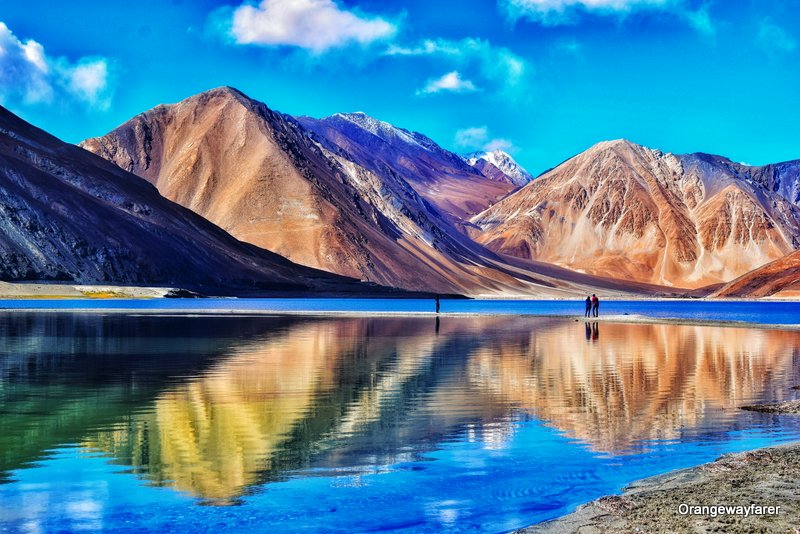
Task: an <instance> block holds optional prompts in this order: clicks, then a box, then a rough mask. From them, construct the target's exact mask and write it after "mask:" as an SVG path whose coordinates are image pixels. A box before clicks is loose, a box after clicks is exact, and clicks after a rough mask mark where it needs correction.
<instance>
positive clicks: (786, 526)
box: [515, 441, 800, 534]
mask: <svg viewBox="0 0 800 534" xmlns="http://www.w3.org/2000/svg"><path fill="white" fill-rule="evenodd" d="M798 492H800V441H795V442H791V443H786V444H783V445H776V446H771V447H765V448H759V449H753V450H750V451H745V452H740V453H731V454H726V455H723V456H721V457H720V458H718V459H717V460H715V461H713V462H709V463H705V464H701V465H698V466H695V467H689V468H685V469H679V470H676V471H671V472H668V473H664V474H661V475H656V476H653V477H649V478H644V479H641V480H638V481H635V482H633V483H631V484H629V485H628V486H627V487H626V488H624V489H623V491H622V492H621V493H620V494H618V495H609V496H605V497H601V498H599V499H596V500H594V501H591V502H589V503H586V504H583V505H581V506H579V507H578V508H577V509H576V510H575V511H574V512H572V513H570V514H567V515H564V516H561V517H559V518H556V519H553V520H550V521H545V522H543V523H538V524H536V525H531V526H529V527H525V528H522V529H519V530H517V531H515V532H516V533H524V534H539V533H550V534H562V533H563V534H566V533H571V532H587V533H588V532H593V533H594V532H604V533H616V532H619V533H622V532H664V533H671V532H715V531H721V532H796V530H794V529H795V528H796V525H797V524H798V521H800V499H798V498H797V494H798ZM681 505H688V506H701V507H716V506H733V507H737V506H741V507H748V506H750V505H756V506H762V507H764V508H763V509H762V512H763V510H765V509H766V507H780V509H779V510H778V511H777V514H776V513H766V512H764V513H756V512H755V511H754V509H750V512H749V513H748V514H747V515H745V514H744V513H741V512H742V510H741V509H737V510H736V511H735V512H734V513H721V512H714V511H711V510H709V509H708V508H706V509H704V510H698V512H699V513H697V514H696V515H689V514H682V513H681V512H680V511H679V510H681V509H683V510H686V508H681Z"/></svg>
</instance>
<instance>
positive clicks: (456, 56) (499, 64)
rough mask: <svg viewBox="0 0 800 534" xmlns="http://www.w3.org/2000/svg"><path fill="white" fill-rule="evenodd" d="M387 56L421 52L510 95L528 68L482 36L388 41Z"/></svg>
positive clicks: (522, 60) (521, 85)
mask: <svg viewBox="0 0 800 534" xmlns="http://www.w3.org/2000/svg"><path fill="white" fill-rule="evenodd" d="M386 54H387V55H389V56H405V57H412V56H424V57H431V58H435V59H438V60H440V61H443V62H445V63H447V64H449V65H451V66H455V67H457V68H458V72H459V73H463V72H465V71H466V72H468V73H469V74H470V77H471V78H474V77H480V78H481V79H482V80H484V81H485V82H487V83H486V84H483V83H482V84H481V85H490V86H493V87H494V88H495V89H498V90H500V91H501V92H503V93H505V96H513V94H514V93H516V92H518V91H519V90H520V89H522V88H523V87H524V86H525V74H526V73H527V72H528V71H529V70H530V69H529V67H528V65H527V63H526V62H525V60H524V59H522V58H521V57H519V56H518V55H516V54H514V53H513V52H512V51H511V50H509V49H507V48H504V47H497V46H492V44H491V43H490V42H489V41H486V40H484V39H473V38H467V39H461V40H458V41H451V40H447V39H427V40H425V41H422V42H421V43H419V44H417V45H416V46H410V47H409V46H398V45H391V46H390V47H389V48H388V49H387V51H386Z"/></svg>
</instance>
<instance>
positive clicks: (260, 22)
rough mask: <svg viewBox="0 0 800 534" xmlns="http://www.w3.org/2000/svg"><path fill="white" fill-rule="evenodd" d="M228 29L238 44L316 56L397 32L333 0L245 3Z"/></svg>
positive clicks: (380, 20)
mask: <svg viewBox="0 0 800 534" xmlns="http://www.w3.org/2000/svg"><path fill="white" fill-rule="evenodd" d="M228 25H229V27H228V31H229V32H230V35H231V36H232V37H233V39H234V42H235V43H237V44H243V45H260V46H292V47H299V48H303V49H306V50H309V51H311V52H313V53H317V54H319V53H323V52H326V51H328V50H330V49H332V48H341V47H344V46H347V45H351V44H360V45H368V44H370V43H373V42H375V41H381V40H385V39H389V38H391V37H392V36H393V35H394V34H395V33H396V32H397V26H396V25H395V24H394V23H392V22H390V21H389V20H386V19H385V18H382V17H379V16H374V15H365V14H360V13H357V12H355V11H353V10H347V9H344V8H342V7H340V6H339V5H338V4H336V3H335V2H333V0H262V2H261V3H260V4H258V5H251V4H249V3H244V4H242V5H240V6H239V7H237V8H236V9H235V10H234V11H233V13H232V15H231V17H230V19H229V21H228Z"/></svg>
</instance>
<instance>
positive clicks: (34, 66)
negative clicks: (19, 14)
mask: <svg viewBox="0 0 800 534" xmlns="http://www.w3.org/2000/svg"><path fill="white" fill-rule="evenodd" d="M112 92H113V87H112V86H111V80H110V66H109V60H108V59H106V58H103V57H82V58H80V59H78V60H77V61H74V62H73V61H70V60H69V59H67V58H64V57H51V56H48V55H47V53H46V52H45V49H44V46H43V45H42V44H41V43H39V42H37V41H34V40H33V39H27V40H25V41H22V40H21V39H19V38H18V37H17V36H16V35H14V33H13V32H12V31H11V29H10V28H9V27H8V26H7V25H6V24H5V23H3V22H0V98H2V99H3V100H4V101H6V100H8V101H10V102H11V103H14V102H20V103H22V104H28V105H30V104H49V103H52V102H53V101H54V100H55V99H56V98H58V97H62V96H64V97H68V98H70V99H73V100H77V101H80V102H82V103H84V104H86V105H88V106H90V107H92V108H96V109H101V110H105V109H108V107H109V106H110V104H111V96H112Z"/></svg>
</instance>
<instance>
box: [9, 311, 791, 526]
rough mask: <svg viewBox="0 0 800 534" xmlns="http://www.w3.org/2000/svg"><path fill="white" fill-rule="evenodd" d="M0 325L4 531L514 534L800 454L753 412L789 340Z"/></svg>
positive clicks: (600, 327) (616, 331) (23, 320)
mask: <svg viewBox="0 0 800 534" xmlns="http://www.w3.org/2000/svg"><path fill="white" fill-rule="evenodd" d="M6 302H9V301H6ZM18 302H19V301H18ZM53 302H55V303H57V304H55V305H56V306H63V305H64V302H65V301H53ZM142 302H150V301H142ZM163 302H164V301H159V304H160V305H161V304H163ZM166 302H179V303H186V302H191V304H190V306H195V305H196V306H199V308H197V309H204V308H203V306H208V301H203V300H198V301H166ZM226 302H233V303H236V301H226ZM285 302H286V303H289V304H287V305H290V301H285ZM372 302H373V305H375V301H372ZM395 302H397V301H395ZM400 302H402V301H400ZM461 302H469V301H446V302H445V303H443V309H445V310H447V309H448V308H447V306H457V305H466V304H461ZM496 302H497V301H493V302H492V303H489V304H486V305H485V306H499V307H501V305H500V304H496ZM198 303H199V304H198ZM28 304H29V305H30V303H28ZM37 304H38V303H37ZM695 304H698V305H703V304H709V303H695V302H688V303H685V304H683V303H681V305H682V306H683V308H680V307H678V309H679V310H680V309H682V310H686V309H690V310H694V311H695V313H698V314H699V313H710V314H716V315H720V314H723V315H724V314H725V313H729V314H734V315H736V314H738V315H736V316H737V317H739V318H738V319H733V320H751V321H752V322H759V323H761V322H776V323H780V322H781V320H778V319H780V318H783V319H782V320H783V322H784V323H788V322H791V319H792V317H793V314H796V312H797V310H798V308H797V305H796V304H792V305H788V304H786V303H771V304H769V305H768V306H773V308H769V310H770V311H768V312H765V311H764V309H765V308H763V307H761V308H759V306H764V305H762V304H761V303H757V304H752V303H723V304H725V305H727V306H728V308H725V309H724V310H723V311H720V310H713V309H712V310H711V311H709V310H708V309H707V308H705V309H701V308H700V307H698V308H691V306H694V305H695ZM748 304H749V307H748ZM104 305H106V304H104ZM108 305H109V306H110V307H115V305H114V304H113V303H111V304H108ZM147 305H149V304H145V306H147ZM169 305H170V306H176V305H173V304H169ZM232 305H233V304H232ZM236 305H237V306H241V305H242V303H241V302H239V303H236ZM401 305H402V306H413V305H416V304H414V303H413V302H412V304H409V303H407V302H402V304H401ZM419 305H420V306H422V305H423V304H422V303H420V304H419ZM517 305H520V304H517ZM556 305H557V306H561V305H564V306H565V308H564V310H567V308H566V305H569V306H570V307H569V308H568V309H569V310H571V311H569V313H576V311H575V310H574V306H575V303H574V302H573V303H556ZM615 305H616V306H620V308H621V310H623V311H620V312H621V313H622V312H625V311H624V310H631V313H640V311H637V310H632V309H631V308H630V307H625V305H624V304H619V303H616V304H614V303H608V307H609V308H613V306H615ZM637 305H641V306H653V308H652V309H651V310H650V312H651V313H655V314H656V315H654V316H665V315H658V314H659V313H667V314H669V313H674V311H671V310H672V308H669V307H670V306H672V307H675V306H676V305H675V304H672V303H668V305H667V306H666V308H665V307H664V306H663V305H661V307H660V308H659V305H660V303H655V304H654V303H639V304H637ZM776 305H777V308H774V306H776ZM116 306H119V303H117V304H116ZM527 306H539V304H527ZM687 306H688V307H689V308H687ZM232 309H233V308H232ZM236 309H238V308H236ZM559 309H560V308H559ZM450 310H451V311H454V308H450ZM665 310H666V311H665ZM581 312H582V310H577V313H581ZM560 313H566V311H564V312H560ZM609 313H610V312H609ZM666 316H669V315H666ZM716 318H719V317H716ZM723 318H726V319H729V318H730V317H728V316H725V317H723ZM0 319H1V321H0V333H2V336H0V530H2V529H7V530H10V531H23V532H25V531H27V532H41V531H50V532H52V531H79V530H80V531H99V530H115V531H122V532H125V531H130V532H139V531H141V530H153V531H156V530H158V531H163V530H170V531H175V532H179V531H186V532H190V531H192V532H194V531H198V530H199V531H208V532H221V531H237V532H239V531H242V530H258V531H264V530H275V531H296V532H300V531H308V532H319V531H326V532H350V531H378V530H413V531H438V530H443V529H446V530H451V531H459V530H471V531H486V532H500V531H508V530H511V529H514V528H518V527H522V526H525V525H529V524H532V523H536V522H539V521H544V520H547V519H551V518H554V517H557V516H560V515H563V514H565V513H568V512H570V511H572V510H574V508H575V507H576V506H577V505H579V504H581V503H584V502H587V501H589V500H592V499H594V498H597V497H599V496H601V495H605V494H609V493H615V492H618V491H620V490H621V489H622V488H623V487H624V486H625V485H626V484H627V483H629V482H631V481H633V480H636V479H639V478H642V477H646V476H650V475H654V474H658V473H663V472H666V471H670V470H673V469H676V468H681V467H688V466H692V465H697V464H699V463H703V462H706V461H710V460H713V459H715V458H717V457H718V456H720V455H721V454H724V453H726V452H732V451H741V450H746V449H751V448H756V447H761V446H765V445H771V444H778V443H782V442H787V441H792V440H797V439H798V438H800V419H796V418H793V417H791V416H776V415H770V414H761V413H755V412H746V411H743V410H740V409H739V406H741V405H743V404H748V403H753V402H762V401H773V400H787V399H793V398H796V397H797V393H798V392H797V391H795V390H792V389H791V388H792V387H793V386H795V385H798V384H800V332H797V331H783V330H765V329H758V328H744V327H719V326H697V325H677V324H615V323H611V322H605V323H604V322H600V323H584V322H583V321H580V322H576V321H574V320H573V319H567V318H558V317H530V316H524V317H522V316H515V315H513V314H509V315H498V316H484V317H481V316H474V317H462V316H458V317H448V316H444V317H442V318H440V320H439V321H438V322H437V321H436V320H435V319H434V318H433V317H425V316H418V317H406V318H403V317H373V318H369V317H350V318H348V317H328V318H325V317H317V318H309V317H305V318H304V317H299V316H269V315H262V316H254V315H251V316H247V315H230V316H221V315H199V316H180V315H156V314H152V315H148V314H138V315H131V314H115V313H107V314H103V313H89V312H81V313H70V312H65V311H61V312H52V311H51V312H47V313H35V312H24V311H16V312H4V313H0Z"/></svg>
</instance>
